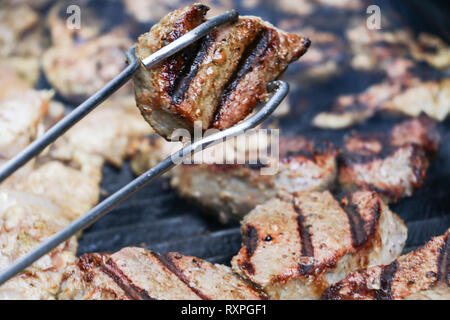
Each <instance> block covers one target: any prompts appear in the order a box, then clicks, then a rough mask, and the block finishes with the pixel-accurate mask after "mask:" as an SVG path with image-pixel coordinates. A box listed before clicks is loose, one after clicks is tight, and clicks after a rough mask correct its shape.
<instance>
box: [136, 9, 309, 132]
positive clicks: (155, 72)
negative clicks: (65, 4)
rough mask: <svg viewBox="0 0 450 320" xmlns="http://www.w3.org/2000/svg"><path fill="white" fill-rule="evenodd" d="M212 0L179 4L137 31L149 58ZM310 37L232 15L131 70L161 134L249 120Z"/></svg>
mask: <svg viewBox="0 0 450 320" xmlns="http://www.w3.org/2000/svg"><path fill="white" fill-rule="evenodd" d="M208 9H209V8H208V7H206V6H204V5H199V4H198V5H192V6H189V7H186V8H183V9H179V10H176V11H174V12H172V13H170V14H169V15H167V16H166V17H165V18H163V19H162V20H161V21H160V23H158V24H157V25H155V26H154V27H153V28H151V30H150V31H149V32H148V33H146V34H144V35H142V36H140V37H139V40H138V43H137V45H136V56H137V57H138V58H140V59H143V61H144V63H145V62H146V59H145V57H147V56H149V55H151V54H152V53H153V52H155V51H156V50H159V49H160V48H162V47H164V46H166V45H167V44H168V43H170V42H172V41H174V40H175V39H176V38H178V37H180V36H181V35H183V34H185V33H186V32H188V31H189V30H192V29H193V28H195V27H197V26H199V25H201V24H202V23H204V22H205V14H206V12H207V11H208ZM310 43H311V42H310V40H309V39H307V38H303V37H301V36H298V35H296V34H290V33H286V32H284V31H281V30H279V29H277V28H275V27H274V26H272V25H271V24H269V23H267V22H265V21H262V20H261V19H260V18H258V17H251V16H243V17H240V18H238V19H237V20H233V21H231V22H228V23H226V24H224V25H222V26H220V27H218V28H217V29H215V30H214V31H212V32H211V33H209V34H208V35H207V36H206V37H204V38H203V39H202V40H200V41H198V42H197V43H195V44H193V45H191V46H189V47H187V48H186V49H185V50H183V51H181V52H180V53H178V54H176V55H174V56H172V57H170V58H169V59H167V60H165V61H164V62H163V63H160V64H158V65H156V66H155V67H152V68H148V67H145V66H143V65H141V67H140V68H139V70H138V71H137V74H136V76H135V77H134V85H135V86H134V87H135V92H136V102H137V105H138V107H139V109H140V111H141V113H142V115H143V116H144V118H145V119H146V120H147V121H148V122H149V123H150V124H151V126H152V127H153V129H154V130H155V131H156V132H157V133H159V134H160V135H161V136H163V137H166V138H169V137H170V136H171V134H172V132H173V131H174V130H175V129H177V128H184V129H187V130H189V131H191V132H192V131H193V128H194V125H195V122H196V121H197V122H198V123H199V124H200V126H201V128H202V129H203V130H206V129H208V128H215V129H219V130H223V129H226V128H229V127H231V126H233V125H235V124H236V123H238V122H240V121H241V120H242V119H244V118H245V117H246V116H247V115H248V114H249V113H250V112H252V111H253V109H254V108H255V107H256V105H257V104H258V103H259V102H263V101H265V100H266V98H267V96H268V92H267V84H268V83H269V82H270V81H273V80H276V79H277V78H278V77H279V76H280V75H281V74H282V73H283V72H284V70H285V69H286V68H287V67H288V65H289V63H291V62H293V61H295V60H297V59H299V58H300V57H301V56H302V55H303V54H304V53H305V52H306V50H307V49H308V47H309V45H310Z"/></svg>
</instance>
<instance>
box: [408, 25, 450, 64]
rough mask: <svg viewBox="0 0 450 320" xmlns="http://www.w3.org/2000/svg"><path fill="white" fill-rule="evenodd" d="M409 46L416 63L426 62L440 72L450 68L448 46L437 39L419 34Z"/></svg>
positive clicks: (433, 36)
mask: <svg viewBox="0 0 450 320" xmlns="http://www.w3.org/2000/svg"><path fill="white" fill-rule="evenodd" d="M411 44H412V50H411V54H412V56H413V57H414V59H416V60H417V61H426V62H427V63H428V64H430V65H432V66H433V67H435V68H437V69H441V70H446V69H448V68H449V67H450V46H449V45H448V44H447V43H445V41H443V40H442V39H440V38H439V37H437V36H435V35H432V34H428V33H421V34H419V36H418V38H417V41H412V42H411Z"/></svg>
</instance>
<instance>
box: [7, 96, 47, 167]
mask: <svg viewBox="0 0 450 320" xmlns="http://www.w3.org/2000/svg"><path fill="white" fill-rule="evenodd" d="M52 96H53V94H52V93H51V92H50V91H35V90H29V91H26V92H22V93H21V94H20V95H13V96H8V97H6V98H4V99H2V100H0V161H1V160H7V159H10V158H12V157H13V156H15V155H16V154H17V153H19V152H20V151H21V150H22V149H24V148H25V147H26V146H27V145H28V144H30V143H31V142H32V141H33V140H34V139H35V138H36V135H37V133H38V126H39V123H40V121H41V120H43V119H44V117H45V115H46V113H47V110H48V107H49V103H50V99H51V98H52Z"/></svg>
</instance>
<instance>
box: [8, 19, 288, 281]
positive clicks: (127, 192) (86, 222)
mask: <svg viewBox="0 0 450 320" xmlns="http://www.w3.org/2000/svg"><path fill="white" fill-rule="evenodd" d="M238 17H239V14H238V12H237V11H236V10H232V11H229V12H226V13H224V14H222V15H219V16H216V17H214V18H212V19H209V20H208V21H206V22H205V23H203V24H201V25H200V26H198V27H197V28H195V29H194V30H192V31H190V32H188V33H186V34H185V35H183V36H182V37H180V38H179V39H177V40H175V41H173V42H172V43H170V44H169V45H167V46H165V47H163V48H162V49H160V50H159V51H157V52H155V53H153V54H152V55H150V56H149V57H147V58H145V59H143V60H142V61H139V60H138V59H137V58H136V56H135V52H134V49H135V46H133V47H132V48H130V50H128V52H127V59H128V63H129V64H128V66H127V67H126V68H125V69H124V70H123V71H122V72H121V73H120V74H119V75H118V76H117V77H115V78H114V79H113V80H111V81H110V82H109V83H108V84H107V85H106V86H105V87H104V88H102V89H101V90H99V91H98V92H96V93H95V94H94V95H93V96H91V97H90V98H88V99H87V100H86V101H85V102H83V103H82V104H81V105H79V106H78V107H77V108H75V109H74V110H73V111H72V112H71V113H70V114H68V115H67V116H66V117H65V118H64V119H62V120H61V121H59V122H58V123H57V124H56V125H54V126H53V127H52V128H50V129H49V130H48V131H47V132H46V133H45V134H44V135H43V136H42V137H41V138H40V139H38V140H36V141H34V142H33V143H31V144H30V145H29V146H28V147H27V148H26V149H25V150H23V151H22V152H20V153H19V154H18V155H17V156H16V157H14V158H13V159H11V160H10V161H8V162H7V163H6V164H5V165H4V166H3V167H2V168H1V169H0V183H1V182H2V181H4V180H5V179H6V178H8V177H9V176H10V175H11V174H13V173H14V172H15V171H16V170H18V169H19V168H20V167H22V166H23V165H24V164H25V163H27V162H28V161H29V160H31V159H32V158H33V157H35V156H37V155H38V154H39V153H40V152H42V150H44V149H45V148H46V147H47V146H48V145H50V144H51V143H52V142H54V141H55V140H56V139H57V138H58V137H60V136H61V135H62V134H64V133H65V132H66V131H67V130H69V129H70V128H71V127H72V126H73V125H75V124H76V123H77V122H78V121H80V120H81V119H82V118H83V117H85V116H86V115H87V114H88V113H89V112H91V111H92V110H94V108H95V107H97V106H98V105H99V104H100V103H101V102H103V101H104V100H105V99H106V98H108V97H109V96H110V95H112V94H113V93H114V92H115V91H117V90H118V89H119V88H120V87H121V86H123V85H124V84H125V83H126V82H127V81H128V80H130V79H131V77H132V76H133V74H134V73H135V72H136V71H137V70H138V68H139V65H140V63H142V64H143V65H144V66H145V67H146V68H147V69H150V68H151V67H153V66H155V65H157V64H158V63H160V62H162V61H163V60H165V59H167V58H168V57H170V56H172V55H173V54H175V53H177V52H179V51H180V50H182V49H184V48H186V47H187V46H189V45H191V44H192V43H194V42H195V41H197V40H199V39H201V38H202V37H203V36H205V35H207V34H208V33H209V32H210V31H212V29H214V28H216V27H218V26H220V25H222V24H225V23H227V22H232V21H236V20H237V19H238ZM268 90H269V91H271V92H272V93H273V94H272V97H271V98H270V99H269V101H268V102H267V103H266V104H265V105H264V106H262V108H261V109H260V110H259V111H258V112H257V113H256V114H254V115H253V116H252V117H250V118H248V119H247V120H245V121H242V122H240V123H238V124H237V125H235V126H233V127H231V128H229V129H226V130H224V131H220V132H218V133H215V134H213V135H210V136H207V137H204V138H202V139H201V140H198V141H194V142H193V143H191V144H189V145H188V146H185V147H184V148H182V149H181V150H179V151H178V152H176V153H175V154H173V155H172V156H170V157H168V158H166V159H165V160H163V161H162V162H160V163H158V164H157V165H156V166H154V167H153V168H151V169H150V170H149V171H147V172H146V173H144V174H142V175H141V176H139V177H138V178H136V179H135V180H133V181H131V182H130V183H128V184H127V185H126V186H124V187H122V188H121V189H120V190H118V191H117V192H115V193H114V194H113V195H111V196H110V197H108V198H106V199H105V200H103V201H102V202H100V203H99V204H98V205H97V206H95V207H94V208H92V209H91V210H90V211H89V212H88V213H86V214H85V215H84V216H82V217H80V218H79V219H77V220H75V221H73V222H72V223H71V224H70V225H69V226H67V227H66V228H64V229H63V230H61V231H59V232H58V233H56V234H54V235H53V236H52V237H50V238H49V239H48V240H47V241H45V242H43V243H41V244H40V245H39V246H37V247H36V248H35V249H34V250H32V251H31V252H29V253H27V254H26V255H24V256H23V257H21V258H19V259H18V260H16V261H15V262H14V263H13V264H12V265H11V266H9V267H8V268H7V269H5V270H3V271H2V272H1V273H0V285H1V284H3V283H4V282H6V281H7V280H9V279H10V278H12V277H14V276H15V275H16V274H18V273H19V272H21V271H22V270H24V269H25V268H26V267H28V266H29V265H31V264H33V263H34V262H35V261H36V260H38V259H39V258H41V257H42V256H44V255H45V254H47V253H49V252H50V251H52V250H53V249H55V248H56V247H57V246H58V245H59V244H61V243H62V242H64V241H66V240H67V239H69V238H70V237H72V236H74V235H76V234H77V233H79V232H80V231H82V230H84V229H86V228H88V227H89V226H90V225H92V224H93V223H94V222H96V221H97V220H99V219H100V218H102V217H103V216H104V215H106V214H107V213H108V212H110V211H111V210H112V209H113V208H115V207H116V206H118V205H119V204H120V203H122V202H123V201H125V200H127V199H128V198H130V197H131V196H132V195H133V194H134V193H136V192H137V191H139V190H140V189H142V188H143V187H145V186H146V185H148V184H149V183H150V182H152V181H153V180H155V179H156V178H158V177H159V176H161V175H162V174H163V173H164V172H166V171H168V170H170V169H172V168H173V167H174V166H176V163H180V162H181V161H174V159H178V160H183V159H185V158H187V157H190V156H191V155H193V154H194V153H196V152H198V151H200V150H203V149H204V148H207V147H208V146H210V145H211V144H213V143H215V142H220V141H223V140H224V139H226V138H230V137H234V136H237V135H239V134H242V132H245V131H246V130H248V129H251V128H254V127H255V126H257V125H259V124H260V123H262V122H263V121H264V120H265V119H266V118H268V117H269V116H270V115H271V114H272V112H273V111H274V110H275V109H276V108H277V107H278V105H279V104H280V103H281V101H282V100H283V99H284V98H285V97H286V95H287V93H288V91H289V87H288V84H287V83H286V82H283V81H274V82H271V83H270V84H269V86H268Z"/></svg>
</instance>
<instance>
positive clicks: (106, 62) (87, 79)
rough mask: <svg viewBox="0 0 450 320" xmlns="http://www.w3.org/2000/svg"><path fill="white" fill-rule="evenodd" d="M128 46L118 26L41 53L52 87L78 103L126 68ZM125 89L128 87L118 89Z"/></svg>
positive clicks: (129, 43)
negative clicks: (83, 40) (90, 37)
mask: <svg viewBox="0 0 450 320" xmlns="http://www.w3.org/2000/svg"><path fill="white" fill-rule="evenodd" d="M131 45H132V43H131V41H130V39H129V38H128V36H127V35H126V34H125V32H124V31H123V30H121V29H114V30H112V31H111V32H109V33H107V34H105V35H103V36H101V37H98V38H93V39H91V40H89V41H85V42H82V43H74V44H72V45H67V44H61V45H55V46H53V47H51V48H50V49H48V50H47V51H46V52H45V53H44V55H43V58H42V66H43V70H44V72H45V76H46V78H47V80H48V81H49V82H50V84H51V85H52V87H53V88H55V89H56V90H57V91H58V92H59V93H60V94H61V95H62V96H63V97H64V98H65V99H66V100H68V101H69V102H71V103H80V102H82V101H83V100H84V99H86V98H87V97H89V96H91V95H93V94H94V93H95V92H96V91H98V90H99V89H101V88H102V87H103V86H105V85H106V84H107V83H108V82H109V81H110V80H112V79H113V78H114V77H116V76H117V75H118V74H119V73H120V72H121V71H122V70H123V69H124V68H125V67H126V57H125V52H126V51H127V50H128V49H129V48H130V47H131ZM127 91H130V88H129V87H127V86H125V87H124V88H123V89H121V92H127Z"/></svg>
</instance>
